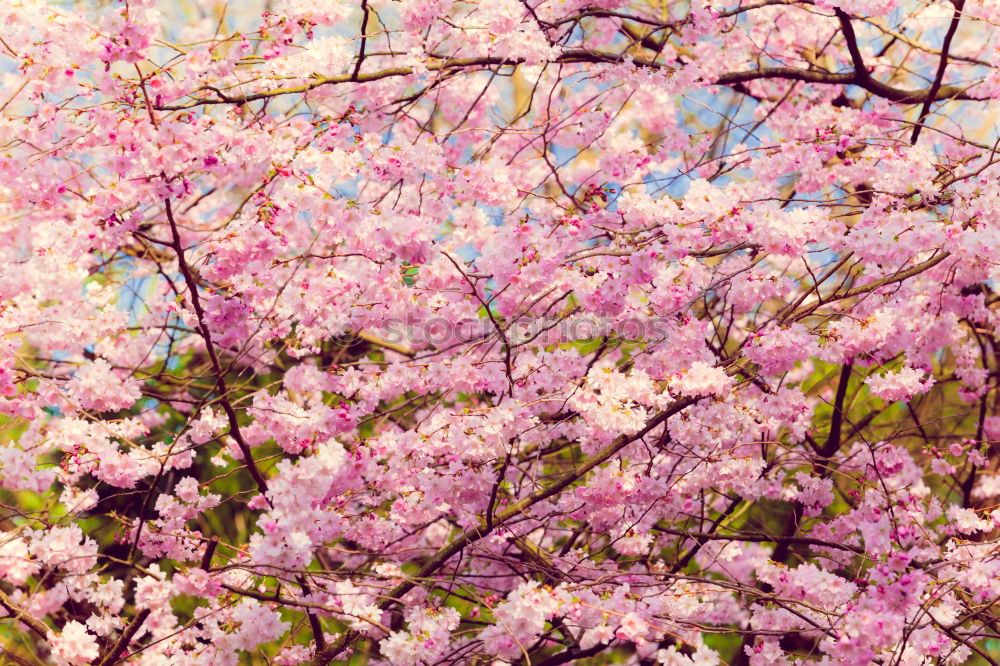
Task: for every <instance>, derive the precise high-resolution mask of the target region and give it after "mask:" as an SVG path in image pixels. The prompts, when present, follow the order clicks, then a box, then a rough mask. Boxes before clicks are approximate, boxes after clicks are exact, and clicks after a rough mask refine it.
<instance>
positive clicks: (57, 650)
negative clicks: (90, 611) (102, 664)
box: [48, 620, 98, 666]
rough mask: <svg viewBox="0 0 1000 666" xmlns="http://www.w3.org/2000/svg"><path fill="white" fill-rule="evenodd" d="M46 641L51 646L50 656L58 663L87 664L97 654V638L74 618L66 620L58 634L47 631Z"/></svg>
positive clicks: (73, 665)
mask: <svg viewBox="0 0 1000 666" xmlns="http://www.w3.org/2000/svg"><path fill="white" fill-rule="evenodd" d="M48 642H49V645H51V646H52V656H53V657H54V658H55V660H56V662H57V663H59V664H71V665H72V666H77V665H83V664H89V663H90V662H91V661H93V660H94V659H96V658H97V655H98V650H97V639H96V638H95V637H94V635H93V634H90V633H88V632H87V628H86V627H85V626H83V625H82V624H80V623H79V622H77V621H76V620H70V621H69V622H67V623H66V625H65V626H64V627H63V630H62V631H61V632H60V633H59V634H55V633H53V632H49V634H48Z"/></svg>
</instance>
